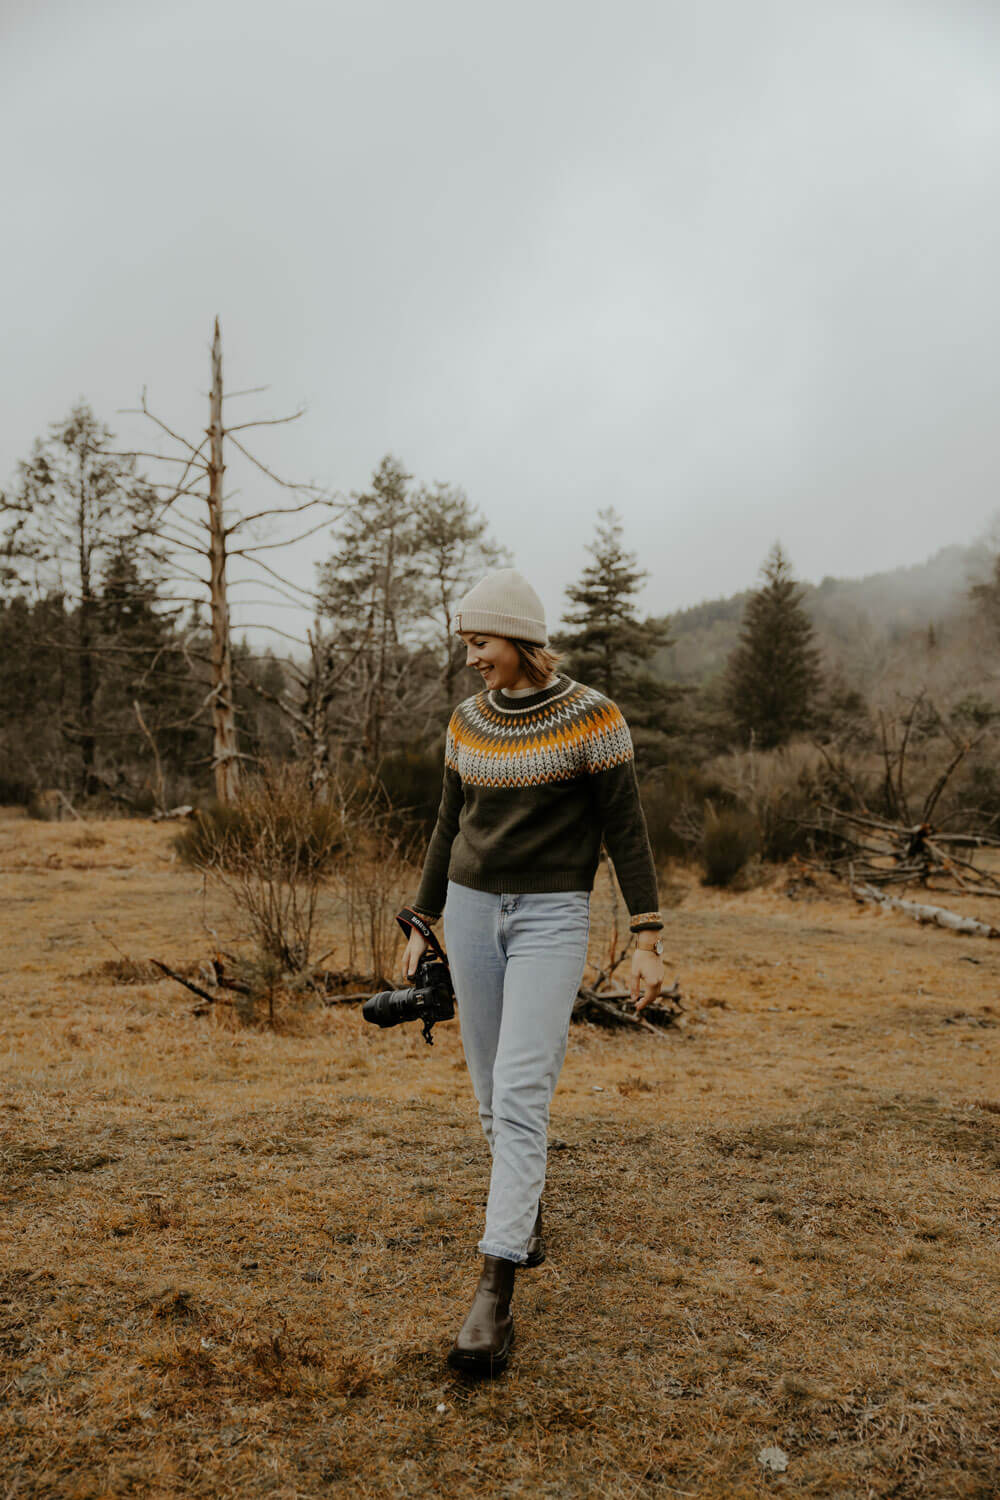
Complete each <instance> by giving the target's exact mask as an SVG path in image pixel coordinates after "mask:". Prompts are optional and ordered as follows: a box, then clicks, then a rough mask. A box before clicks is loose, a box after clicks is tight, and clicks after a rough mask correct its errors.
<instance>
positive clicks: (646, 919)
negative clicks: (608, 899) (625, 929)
mask: <svg viewBox="0 0 1000 1500" xmlns="http://www.w3.org/2000/svg"><path fill="white" fill-rule="evenodd" d="M628 925H629V931H630V932H662V931H663V918H662V917H661V916H660V913H659V912H658V911H641V912H638V913H637V914H636V916H634V917H633V918H632V919H631V921H630V922H629V924H628Z"/></svg>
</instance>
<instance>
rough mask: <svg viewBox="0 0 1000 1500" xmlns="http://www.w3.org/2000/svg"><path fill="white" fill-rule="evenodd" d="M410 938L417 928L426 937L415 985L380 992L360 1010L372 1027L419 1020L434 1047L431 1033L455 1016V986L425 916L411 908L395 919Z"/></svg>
mask: <svg viewBox="0 0 1000 1500" xmlns="http://www.w3.org/2000/svg"><path fill="white" fill-rule="evenodd" d="M396 921H397V922H398V923H399V925H400V927H401V928H402V929H403V931H404V933H405V934H406V936H407V937H409V935H410V929H411V928H413V927H415V928H416V929H417V931H418V932H419V933H420V935H421V937H423V938H426V940H427V943H428V948H427V951H426V952H425V953H424V956H423V957H422V958H421V960H420V962H419V963H418V965H417V972H416V974H415V975H414V978H413V984H412V985H411V986H410V987H409V989H405V990H381V991H380V992H379V993H378V994H377V995H372V996H371V998H370V999H368V1000H366V1001H365V1003H364V1005H363V1006H362V1007H361V1014H362V1015H363V1016H364V1018H365V1020H366V1021H370V1022H371V1023H372V1025H373V1026H398V1025H399V1024H400V1022H402V1021H420V1022H421V1031H422V1034H423V1038H424V1041H425V1042H426V1043H427V1044H428V1046H431V1047H433V1045H434V1038H433V1036H432V1035H431V1032H432V1030H433V1028H434V1025H435V1022H437V1021H450V1020H452V1018H453V1017H454V1014H455V987H454V985H453V984H452V982H451V970H450V969H449V967H448V959H447V956H446V954H445V952H444V949H443V948H442V947H441V945H440V943H439V942H438V940H437V938H436V937H435V936H434V934H433V932H432V931H431V929H430V927H429V926H428V925H427V923H426V922H425V921H424V919H423V917H421V916H418V915H417V913H416V912H414V911H411V910H410V908H409V907H408V906H404V907H403V910H402V911H401V912H400V913H399V915H398V916H397V918H396Z"/></svg>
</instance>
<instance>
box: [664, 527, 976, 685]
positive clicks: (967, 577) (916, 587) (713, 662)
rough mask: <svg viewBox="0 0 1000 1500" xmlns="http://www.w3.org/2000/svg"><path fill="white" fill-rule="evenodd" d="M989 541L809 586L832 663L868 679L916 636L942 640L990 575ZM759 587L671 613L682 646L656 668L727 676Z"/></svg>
mask: <svg viewBox="0 0 1000 1500" xmlns="http://www.w3.org/2000/svg"><path fill="white" fill-rule="evenodd" d="M989 563H990V550H989V548H988V546H987V545H986V544H985V543H976V544H975V545H973V546H968V547H961V546H952V547H943V548H942V549H941V550H940V552H936V553H935V554H934V556H933V557H930V558H928V559H927V561H926V562H923V563H918V564H916V565H914V566H912V567H905V568H894V569H892V570H891V571H890V572H885V573H870V574H868V575H867V576H866V577H863V578H832V577H827V578H824V579H823V580H822V582H821V583H819V584H810V583H803V584H802V594H803V604H804V605H805V608H806V609H807V610H808V612H809V614H810V616H811V617H812V620H813V623H814V624H815V626H816V635H817V642H818V644H819V645H820V647H821V648H822V649H823V652H824V655H825V656H826V657H827V659H828V660H829V661H830V662H831V663H834V662H836V663H839V664H841V665H842V666H843V667H844V669H845V671H847V672H848V674H850V673H851V671H852V669H853V671H854V673H855V674H856V675H860V676H862V677H864V676H866V675H867V672H868V669H869V668H870V666H871V663H872V659H873V657H879V656H882V655H883V654H884V653H885V652H886V651H887V650H888V649H889V648H890V647H892V646H893V645H895V644H896V643H898V642H899V641H901V640H903V639H904V638H905V637H907V636H908V635H910V634H912V633H913V632H915V631H921V632H926V631H928V630H930V629H931V628H933V630H934V632H935V633H936V635H937V636H938V637H941V636H942V635H943V634H947V632H948V629H949V626H950V625H951V624H954V623H955V622H957V621H958V620H960V619H961V618H962V617H963V616H964V614H965V612H966V603H967V594H968V588H969V584H970V583H971V582H973V581H974V580H977V579H980V578H983V577H985V576H986V574H987V573H988V571H989ZM750 592H751V590H749V589H745V590H743V592H742V593H739V594H731V595H730V596H729V597H728V598H725V599H712V600H707V601H706V602H705V603H704V604H696V605H694V606H693V607H692V608H691V609H685V610H680V611H678V613H677V614H675V615H671V616H670V633H671V636H672V637H673V640H674V644H673V645H672V646H669V647H667V649H666V650H664V651H661V652H659V653H658V654H657V656H656V658H655V659H654V667H655V669H656V671H657V672H658V673H660V674H662V675H663V676H665V677H668V678H672V679H673V680H675V681H679V682H691V683H693V682H702V681H705V680H706V679H707V678H710V677H712V676H714V675H715V674H716V673H717V672H719V671H721V670H722V668H723V667H724V665H725V662H726V658H727V657H728V655H729V653H730V651H731V650H732V649H733V646H734V645H735V644H736V641H737V638H738V636H739V630H740V622H741V620H742V618H743V610H744V606H745V605H746V601H747V599H748V598H749V596H750Z"/></svg>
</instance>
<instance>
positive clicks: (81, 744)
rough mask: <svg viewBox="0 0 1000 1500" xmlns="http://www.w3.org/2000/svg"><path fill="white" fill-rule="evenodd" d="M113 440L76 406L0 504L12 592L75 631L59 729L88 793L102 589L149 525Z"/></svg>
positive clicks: (138, 487) (93, 780) (94, 782)
mask: <svg viewBox="0 0 1000 1500" xmlns="http://www.w3.org/2000/svg"><path fill="white" fill-rule="evenodd" d="M111 439H112V434H111V433H110V432H109V430H108V428H107V427H105V426H104V424H103V423H102V422H99V421H98V420H97V418H96V417H95V416H94V413H93V412H92V411H91V409H90V407H89V406H88V405H87V403H86V402H83V401H81V402H79V403H78V404H77V405H76V406H75V407H74V408H73V409H72V411H71V412H70V413H69V416H68V417H66V418H65V419H64V420H63V421H61V422H56V423H54V424H53V425H52V427H51V429H50V436H49V437H48V438H47V439H46V440H44V441H43V440H41V439H39V441H38V442H36V443H35V446H34V449H33V451H32V455H31V457H30V459H28V460H27V461H26V462H24V463H22V464H21V465H20V482H19V485H18V489H17V492H16V493H15V494H14V495H4V496H0V522H2V526H3V536H2V540H0V555H2V557H3V566H2V574H3V577H4V579H5V580H6V581H7V583H8V584H12V583H14V582H15V581H17V580H20V583H21V586H22V587H24V588H26V589H28V590H29V591H36V592H37V593H39V594H46V593H49V594H53V595H56V594H58V595H59V596H60V597H61V598H62V599H64V600H65V603H66V605H67V611H68V618H69V620H70V621H71V622H72V634H73V639H72V644H71V649H72V653H73V656H74V672H73V676H74V678H75V684H76V692H75V700H76V701H75V704H74V711H73V713H72V714H71V716H70V717H69V719H68V720H67V722H66V723H65V725H64V733H65V735H66V737H67V739H69V740H72V741H73V742H74V743H75V744H76V746H77V747H78V751H79V768H78V773H77V774H78V778H79V784H80V789H81V791H83V792H84V793H89V792H92V791H95V790H97V788H98V785H99V776H98V766H97V744H98V737H99V735H98V730H99V724H98V716H97V713H96V709H95V705H96V701H97V694H98V691H99V688H100V681H101V667H102V661H101V656H100V640H99V636H100V589H101V582H102V579H103V576H104V574H105V572H106V571H107V568H108V567H109V565H110V562H111V559H112V558H113V557H115V556H116V555H117V554H118V553H119V551H120V549H121V548H122V547H123V546H124V547H128V546H130V545H131V544H134V543H135V542H136V541H137V539H138V538H139V537H141V536H142V535H143V534H144V532H145V530H146V528H147V527H148V525H149V522H150V519H151V517H152V515H153V512H154V509H155V503H156V499H155V494H154V492H153V491H152V489H151V488H150V487H149V485H148V484H147V482H146V481H145V480H144V479H143V478H142V477H140V476H139V475H138V474H137V472H136V463H135V458H134V457H132V456H128V455H122V454H116V453H114V452H112V451H111V449H110V446H109V445H110V442H111Z"/></svg>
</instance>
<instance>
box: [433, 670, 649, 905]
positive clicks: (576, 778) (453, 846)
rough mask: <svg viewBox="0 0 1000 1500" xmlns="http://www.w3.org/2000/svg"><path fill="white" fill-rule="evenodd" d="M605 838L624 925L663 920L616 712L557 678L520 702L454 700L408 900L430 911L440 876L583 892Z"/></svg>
mask: <svg viewBox="0 0 1000 1500" xmlns="http://www.w3.org/2000/svg"><path fill="white" fill-rule="evenodd" d="M602 840H603V842H604V845H605V847H606V848H607V850H608V853H609V854H610V856H611V859H612V860H613V862H614V866H615V873H616V874H617V876H618V882H619V885H620V886H621V889H622V894H623V895H624V897H625V902H626V905H627V906H628V909H629V914H630V917H631V925H632V926H633V928H640V927H658V926H660V925H661V924H660V914H659V912H658V910H657V891H656V870H655V868H654V865H653V857H652V853H651V850H650V847H649V837H648V834H647V832H646V821H645V818H644V817H643V813H642V806H641V804H640V801H639V788H638V784H637V782H636V775H635V757H634V754H633V749H632V737H631V735H630V734H629V731H628V726H627V724H626V723H625V720H624V718H623V717H622V715H621V712H620V710H619V709H618V707H617V706H616V705H615V704H614V703H612V701H611V700H610V699H609V698H606V697H605V696H604V695H603V694H602V693H599V692H598V691H597V690H596V689H595V688H589V687H585V686H584V685H583V684H582V683H579V682H574V681H573V680H572V678H570V677H567V676H565V675H562V674H560V676H559V677H557V679H556V681H555V683H554V684H553V685H552V686H551V687H548V688H543V689H541V690H540V691H539V692H537V693H532V694H530V695H529V696H527V697H523V698H507V697H505V696H504V695H503V694H502V693H500V692H497V691H484V692H481V693H477V694H476V695H475V696H474V697H472V698H467V699H466V700H465V702H464V703H460V704H459V706H458V708H456V710H455V712H454V713H453V714H452V717H451V722H450V723H449V725H448V735H447V741H446V744H445V769H444V785H443V788H442V792H441V804H440V807H439V808H438V816H437V822H436V825H435V828H434V832H433V834H432V836H431V840H430V844H429V845H428V849H427V855H426V858H425V860H424V868H423V875H422V878H421V881H420V889H419V891H418V892H417V896H416V900H415V901H414V903H413V904H414V906H415V907H416V908H417V910H418V911H422V912H424V913H426V914H427V915H428V916H431V917H437V916H439V915H440V913H441V911H442V910H443V908H444V903H445V897H446V894H447V886H448V881H449V880H453V881H455V882H456V883H457V884H459V885H466V886H471V887H472V888H473V890H478V891H491V892H495V893H497V894H500V893H508V892H509V893H511V894H514V893H518V892H522V893H524V892H533V891H589V890H590V889H591V888H592V886H593V883H594V876H595V874H596V871H597V864H598V860H599V858H600V851H601V842H602Z"/></svg>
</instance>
